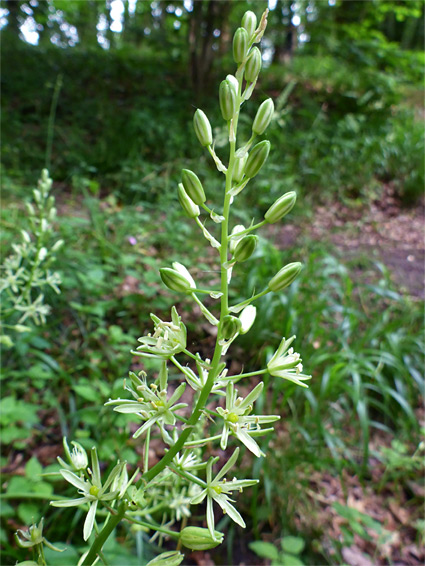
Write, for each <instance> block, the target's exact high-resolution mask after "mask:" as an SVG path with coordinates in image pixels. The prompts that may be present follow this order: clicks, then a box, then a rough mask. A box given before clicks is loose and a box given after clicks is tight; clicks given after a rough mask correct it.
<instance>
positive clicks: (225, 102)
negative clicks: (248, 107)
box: [219, 81, 236, 120]
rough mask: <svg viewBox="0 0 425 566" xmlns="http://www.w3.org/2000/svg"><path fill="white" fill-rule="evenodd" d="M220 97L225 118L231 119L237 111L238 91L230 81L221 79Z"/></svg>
mask: <svg viewBox="0 0 425 566" xmlns="http://www.w3.org/2000/svg"><path fill="white" fill-rule="evenodd" d="M219 99H220V110H221V114H222V116H223V118H224V120H231V119H232V118H233V116H234V114H235V112H236V93H235V89H234V87H233V85H231V84H230V83H229V82H228V81H221V84H220V89H219Z"/></svg>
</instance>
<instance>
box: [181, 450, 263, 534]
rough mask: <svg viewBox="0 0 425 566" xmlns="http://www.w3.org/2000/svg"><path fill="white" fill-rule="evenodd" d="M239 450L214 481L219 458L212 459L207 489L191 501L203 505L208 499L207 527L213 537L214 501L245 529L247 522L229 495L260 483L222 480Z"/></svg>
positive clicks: (233, 462)
mask: <svg viewBox="0 0 425 566" xmlns="http://www.w3.org/2000/svg"><path fill="white" fill-rule="evenodd" d="M238 454H239V448H236V450H235V451H234V452H233V454H232V455H231V456H230V458H229V459H228V461H227V462H226V463H225V464H224V466H223V467H222V468H221V470H220V471H219V472H218V474H217V475H216V476H215V478H214V479H212V467H213V464H214V462H215V461H217V460H218V458H211V459H210V460H209V462H208V464H207V483H206V487H205V489H203V490H202V491H201V493H199V494H198V495H195V497H193V498H192V499H191V504H192V505H197V504H198V503H201V501H203V500H204V499H205V497H206V498H207V525H208V529H209V531H210V533H211V536H212V537H213V538H215V533H214V511H213V501H215V502H216V503H218V504H219V505H220V507H221V508H222V509H223V512H224V513H227V514H228V515H229V517H230V518H231V519H232V521H235V523H237V524H238V525H240V526H241V527H243V528H245V527H246V525H245V521H244V520H243V519H242V517H241V515H240V514H239V512H238V511H237V510H236V509H235V508H234V507H233V505H232V504H231V503H230V502H233V500H232V499H230V497H229V496H228V494H229V493H231V492H232V491H235V490H237V491H240V492H242V490H243V488H244V487H250V486H251V485H255V484H257V483H258V481H259V480H237V479H236V478H234V479H233V480H232V481H226V480H225V479H222V478H223V477H224V476H225V475H226V474H227V472H228V471H229V470H230V468H232V467H233V466H234V465H235V462H236V460H237V459H238Z"/></svg>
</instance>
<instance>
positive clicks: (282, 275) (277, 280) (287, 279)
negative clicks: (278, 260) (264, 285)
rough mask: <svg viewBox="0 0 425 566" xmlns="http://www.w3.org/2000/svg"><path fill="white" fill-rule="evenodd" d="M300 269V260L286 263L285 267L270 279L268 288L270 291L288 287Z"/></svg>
mask: <svg viewBox="0 0 425 566" xmlns="http://www.w3.org/2000/svg"><path fill="white" fill-rule="evenodd" d="M301 269H302V264H301V263H300V262H294V263H288V265H285V267H282V269H281V270H280V271H279V272H278V273H276V275H275V276H274V277H273V278H272V279H270V281H269V284H268V288H269V289H270V291H274V292H276V291H281V290H282V289H285V287H288V286H289V285H290V284H291V283H292V282H293V281H294V279H295V278H296V277H297V276H298V274H299V272H300V271H301Z"/></svg>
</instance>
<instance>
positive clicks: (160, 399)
mask: <svg viewBox="0 0 425 566" xmlns="http://www.w3.org/2000/svg"><path fill="white" fill-rule="evenodd" d="M165 363H166V362H164V364H165ZM141 375H142V378H140V377H138V376H137V375H136V374H135V373H133V372H130V379H131V386H127V385H126V389H127V390H128V391H130V392H131V394H132V395H133V397H135V401H133V400H131V399H130V400H127V399H111V400H110V401H108V402H107V403H105V405H116V407H114V411H117V413H134V414H136V415H137V416H138V417H140V418H141V419H142V420H144V421H145V422H144V424H143V425H142V426H141V427H140V428H138V429H137V430H136V432H135V433H134V434H133V438H138V437H139V436H140V435H141V434H143V433H144V432H145V431H146V430H148V429H149V428H150V427H152V426H153V425H154V424H157V425H158V426H159V427H160V430H161V434H162V436H163V438H164V440H165V441H166V442H168V443H171V442H172V439H171V437H170V436H169V434H168V433H167V431H166V430H165V429H164V425H175V424H176V416H175V414H174V413H175V412H176V411H178V410H179V409H183V408H184V407H187V403H177V404H175V403H176V401H178V400H179V399H180V397H181V396H182V395H183V392H184V390H185V388H186V383H181V384H180V385H179V386H178V387H177V389H176V390H175V391H174V393H173V394H172V395H171V397H170V398H169V399H167V390H166V388H165V387H162V388H161V389H159V390H158V386H157V385H156V384H154V383H152V384H151V386H150V387H148V385H147V383H146V377H145V374H144V373H143V372H141ZM163 383H165V378H164V381H163Z"/></svg>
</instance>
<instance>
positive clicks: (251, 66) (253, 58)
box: [245, 47, 261, 83]
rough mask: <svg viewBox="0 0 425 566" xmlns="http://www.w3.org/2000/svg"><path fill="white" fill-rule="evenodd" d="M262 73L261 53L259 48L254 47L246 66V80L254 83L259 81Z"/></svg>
mask: <svg viewBox="0 0 425 566" xmlns="http://www.w3.org/2000/svg"><path fill="white" fill-rule="evenodd" d="M260 71H261V52H260V50H259V49H258V47H253V48H252V49H251V53H250V54H249V57H248V59H247V60H246V64H245V80H246V81H247V82H248V83H253V82H255V81H256V80H257V78H258V75H259V74H260Z"/></svg>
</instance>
